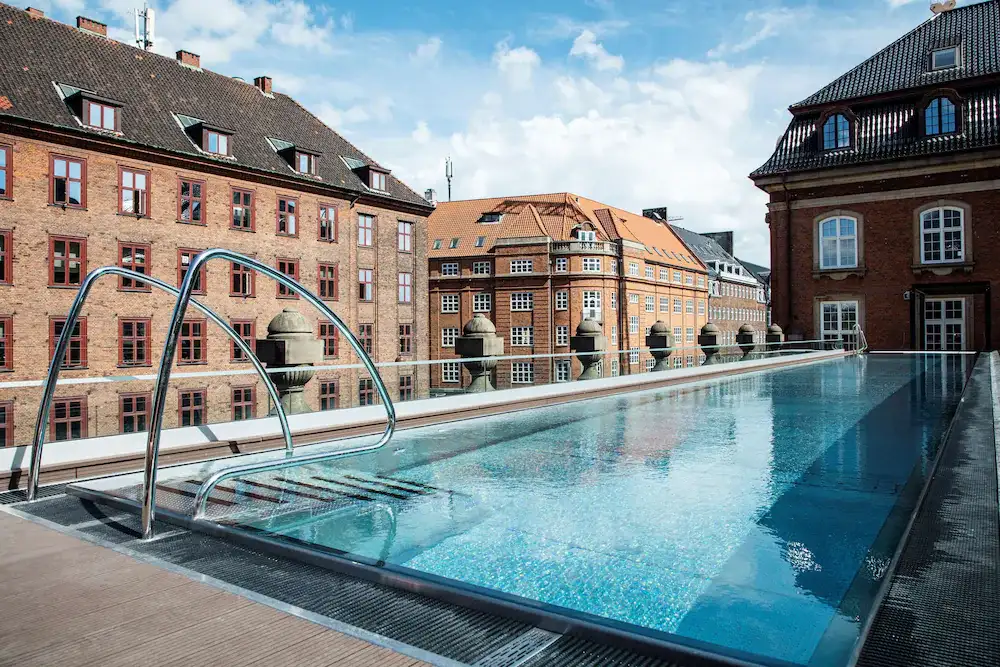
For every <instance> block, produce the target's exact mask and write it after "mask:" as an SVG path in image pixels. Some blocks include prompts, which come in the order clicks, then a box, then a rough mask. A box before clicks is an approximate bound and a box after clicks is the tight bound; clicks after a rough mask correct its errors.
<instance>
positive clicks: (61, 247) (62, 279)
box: [49, 236, 87, 287]
mask: <svg viewBox="0 0 1000 667" xmlns="http://www.w3.org/2000/svg"><path fill="white" fill-rule="evenodd" d="M49 257H50V268H51V273H50V274H49V285H52V286H59V287H69V286H73V285H79V284H80V282H81V281H82V280H83V275H84V274H85V273H86V272H87V240H86V239H74V238H69V237H65V236H50V237H49Z"/></svg>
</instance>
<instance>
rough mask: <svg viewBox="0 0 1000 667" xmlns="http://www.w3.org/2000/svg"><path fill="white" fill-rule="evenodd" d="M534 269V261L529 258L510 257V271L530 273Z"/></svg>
mask: <svg viewBox="0 0 1000 667" xmlns="http://www.w3.org/2000/svg"><path fill="white" fill-rule="evenodd" d="M532 271H534V262H532V260H530V259H512V260H511V261H510V272H511V273H531V272H532Z"/></svg>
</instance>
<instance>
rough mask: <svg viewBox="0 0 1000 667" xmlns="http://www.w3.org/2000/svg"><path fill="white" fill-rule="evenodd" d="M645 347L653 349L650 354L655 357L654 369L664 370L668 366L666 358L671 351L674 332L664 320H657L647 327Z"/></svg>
mask: <svg viewBox="0 0 1000 667" xmlns="http://www.w3.org/2000/svg"><path fill="white" fill-rule="evenodd" d="M646 347H648V348H650V349H651V350H653V351H652V352H650V354H651V355H653V358H654V359H656V365H655V366H653V370H654V371H665V370H668V369H669V368H670V364H669V363H668V359H669V357H670V353H671V352H673V347H674V334H673V333H672V332H671V331H670V327H668V326H667V324H666V323H665V322H663V321H662V320H657V321H656V323H655V324H654V325H653V326H651V327H650V328H649V335H648V336H646ZM663 348H666V349H663Z"/></svg>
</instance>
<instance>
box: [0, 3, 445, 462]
mask: <svg viewBox="0 0 1000 667" xmlns="http://www.w3.org/2000/svg"><path fill="white" fill-rule="evenodd" d="M38 14H39V12H35V13H34V14H33V15H31V14H29V13H26V12H22V11H19V10H16V9H14V8H11V7H8V6H6V5H0V60H3V62H4V63H6V64H7V65H8V67H7V73H6V75H5V78H4V79H3V81H4V83H3V89H0V103H2V104H0V444H4V445H8V446H9V445H14V444H25V443H27V442H30V440H31V436H32V431H33V426H34V418H35V411H36V410H37V406H38V400H39V397H40V393H41V390H40V389H38V388H37V387H33V386H30V385H29V386H25V385H23V384H19V383H30V382H31V381H34V380H38V379H41V378H43V377H44V375H45V372H46V370H47V368H48V364H49V359H50V355H51V349H52V346H53V343H54V340H55V338H56V336H57V335H58V332H59V331H60V330H61V322H62V320H61V318H62V317H64V316H65V313H66V312H67V310H68V309H69V306H70V303H71V302H72V300H73V298H74V296H75V295H76V293H77V289H76V287H77V285H79V283H80V281H81V279H82V277H83V276H84V275H86V273H87V272H88V271H89V270H91V269H93V268H96V267H99V266H105V265H120V266H125V267H128V268H132V269H135V270H137V271H140V272H143V273H147V274H149V275H151V276H153V277H156V278H159V279H161V280H164V281H166V282H168V283H171V284H178V283H179V282H180V280H181V278H182V276H183V275H184V273H185V271H186V270H187V269H186V267H187V263H188V262H189V261H190V259H191V258H192V257H193V256H195V255H196V254H197V253H198V252H199V251H200V250H203V249H206V248H212V247H225V248H229V249H232V250H235V251H237V252H241V253H244V254H247V255H251V256H254V257H256V258H257V259H258V260H260V261H263V262H265V263H267V264H270V265H272V266H275V267H277V268H278V269H279V270H282V271H284V272H285V273H288V274H290V275H293V276H294V277H296V278H297V279H298V280H299V281H300V282H302V284H303V285H305V286H306V287H307V288H309V289H310V290H312V291H313V292H314V293H316V294H318V295H319V296H320V297H321V298H323V299H324V300H327V301H329V302H330V305H331V307H332V308H333V310H334V311H335V312H337V313H338V314H339V315H340V316H341V317H342V318H343V319H344V320H345V321H346V322H347V324H348V325H349V326H350V327H351V329H352V330H353V331H355V332H358V334H359V336H360V338H361V339H362V342H363V343H364V344H365V345H366V346H368V347H369V348H370V350H371V352H372V353H373V356H374V357H375V358H376V360H377V361H407V360H410V359H412V360H416V359H419V358H426V356H427V340H428V338H427V335H428V330H427V255H426V253H427V250H426V248H427V240H426V224H425V221H426V216H427V215H428V213H429V212H430V211H431V210H433V209H432V207H431V206H430V205H429V204H428V203H427V202H426V201H425V200H424V199H423V198H422V197H420V196H419V195H417V194H416V193H414V192H413V191H412V190H410V189H409V188H407V187H406V186H405V185H404V184H403V183H401V182H400V181H398V180H397V179H395V178H394V177H393V176H392V175H391V174H390V173H389V171H388V170H387V169H385V168H383V167H381V166H380V165H378V164H377V163H375V162H374V161H373V160H371V159H370V158H369V157H367V156H365V155H364V154H363V153H361V152H360V151H359V150H358V149H357V148H355V147H354V146H352V145H351V144H349V143H348V142H347V141H345V140H344V139H343V138H342V137H340V136H339V135H338V134H336V133H335V132H334V131H332V130H331V129H329V128H328V127H326V126H325V125H323V124H322V123H321V122H320V121H319V120H318V119H317V118H315V117H314V116H312V115H311V114H310V113H309V112H308V111H306V110H305V109H304V108H302V107H301V106H299V105H298V104H297V103H296V102H295V101H294V100H292V99H291V98H289V97H287V96H285V95H282V94H280V93H276V92H274V91H273V90H272V88H271V80H270V79H269V78H267V77H259V78H258V79H257V80H256V81H255V82H254V83H253V84H248V83H245V82H243V81H241V80H238V79H234V78H231V77H228V76H224V75H221V74H216V73H213V72H210V71H207V70H203V69H202V68H201V67H200V63H199V60H198V57H197V56H196V55H194V54H190V53H187V52H180V53H178V57H177V60H174V59H170V58H164V57H162V56H158V55H155V54H152V53H148V52H144V51H141V50H139V49H136V48H133V47H130V46H127V45H125V44H121V43H118V42H114V41H112V40H109V39H108V38H107V37H106V36H105V34H104V32H105V30H104V27H103V26H102V25H101V24H99V23H96V22H93V21H88V20H86V19H80V20H79V21H78V25H79V28H77V29H74V28H72V27H70V26H66V25H62V24H59V23H57V22H54V21H51V20H48V19H46V18H43V17H40V16H39V15H38ZM41 45H45V48H40V46H41ZM200 282H201V290H200V292H199V295H198V296H196V297H195V298H196V299H198V300H200V301H202V302H203V303H205V304H206V305H208V306H210V307H211V308H212V309H213V310H215V311H216V312H218V313H219V314H220V315H222V316H223V317H225V318H227V319H229V320H230V321H231V323H232V324H233V325H234V327H235V328H237V329H238V330H239V331H240V333H241V334H242V335H244V337H245V338H247V339H250V340H253V339H256V338H262V337H264V336H266V334H267V330H266V328H267V324H268V322H269V321H270V319H271V318H272V317H273V316H275V315H276V314H278V313H279V312H280V311H281V310H282V309H283V308H285V307H287V306H292V307H295V308H297V309H299V310H300V311H301V312H302V313H303V314H304V315H306V316H307V317H308V318H309V319H310V320H313V321H315V322H316V325H315V326H316V332H317V335H318V336H319V337H321V338H322V339H323V340H324V341H325V343H326V345H325V346H324V347H325V352H326V355H325V359H326V361H324V363H325V364H329V365H333V364H338V363H343V364H349V363H353V362H355V361H356V359H355V357H354V355H353V353H352V352H350V350H349V347H348V346H347V344H346V343H345V342H343V341H340V340H339V337H337V336H335V335H332V328H328V327H327V326H326V325H323V324H321V323H320V321H319V314H318V313H315V312H313V310H312V308H311V307H309V306H308V305H307V304H304V302H302V301H301V300H299V299H298V297H297V296H296V295H295V294H290V293H285V292H283V290H279V289H277V286H276V285H275V284H274V283H273V282H272V281H270V280H269V279H267V278H264V277H261V278H260V279H258V278H257V277H256V276H254V275H252V274H249V273H248V272H244V271H243V270H242V268H241V267H239V266H237V265H232V264H230V263H229V262H222V261H220V262H215V263H212V264H209V265H208V266H207V268H206V270H205V273H204V275H203V276H202V277H201V278H200ZM172 303H173V301H172V299H171V298H170V297H168V296H166V295H163V294H159V293H149V289H148V286H145V287H144V286H143V285H141V284H135V283H133V282H131V281H128V280H122V279H108V280H107V282H104V283H101V284H98V285H97V286H96V287H95V288H94V290H93V293H92V295H91V296H90V298H89V299H88V302H87V305H86V307H85V309H84V311H83V313H82V315H83V317H82V319H81V321H80V327H79V330H78V334H77V336H76V337H75V338H74V340H73V342H72V345H71V350H70V352H69V355H68V359H67V362H66V363H67V364H68V367H67V368H65V369H64V371H63V373H62V377H63V378H81V377H93V376H135V375H146V374H150V373H153V372H154V371H155V367H156V364H157V363H158V356H159V351H160V349H161V348H162V345H163V339H164V330H165V328H166V325H167V319H168V317H169V315H170V308H171V307H172ZM188 312H189V314H190V320H189V321H188V322H187V323H186V324H185V326H184V330H183V332H182V335H183V339H182V344H181V347H180V348H179V350H178V369H177V372H180V373H183V372H192V371H216V370H233V371H240V370H248V369H250V367H249V364H248V363H247V362H246V360H245V359H242V360H241V359H240V358H239V357H240V355H239V352H238V350H235V349H234V346H233V345H232V343H231V341H230V340H229V339H228V337H226V335H225V334H224V333H223V332H222V331H220V330H218V329H217V328H215V327H211V326H208V325H207V323H206V321H205V319H204V317H203V316H202V315H200V314H199V313H198V312H197V311H196V310H194V309H193V308H192V309H189V311H188ZM383 377H384V378H385V380H386V382H387V385H388V386H389V389H390V391H395V390H396V388H397V387H398V388H399V395H400V396H401V397H402V398H412V397H415V396H419V395H426V393H427V391H428V388H429V377H428V374H427V371H426V370H423V371H421V370H418V369H417V368H416V367H406V366H403V367H398V368H396V367H394V368H390V369H387V370H386V372H385V373H384V374H383ZM151 389H152V383H151V382H149V381H145V380H137V381H133V382H115V383H103V384H89V383H88V384H76V385H70V386H60V388H59V390H58V391H57V400H56V404H55V407H54V411H53V416H52V419H51V421H52V429H51V434H50V437H51V438H53V439H55V438H58V439H67V438H76V437H88V436H89V437H93V436H96V435H109V434H115V433H119V432H123V431H136V430H143V429H144V427H145V423H146V419H147V411H148V405H149V398H150V392H151ZM306 397H307V400H308V402H309V403H310V405H311V406H312V407H313V408H314V409H326V408H333V407H339V406H351V405H358V404H366V403H368V402H370V401H373V400H375V394H374V391H373V388H372V386H371V381H370V378H368V377H367V375H365V374H359V371H356V370H346V371H336V372H332V371H327V372H323V371H321V372H319V373H318V374H317V376H316V378H314V379H313V380H312V381H311V382H310V383H309V385H307V387H306ZM167 406H168V411H167V415H166V420H165V421H166V424H167V425H168V426H174V425H178V424H182V425H187V424H197V423H208V422H219V421H228V420H231V419H244V418H249V417H253V416H263V415H264V414H266V412H267V410H268V397H267V392H266V391H265V390H264V389H263V387H259V382H258V380H257V377H256V376H255V375H254V374H252V370H251V373H250V374H243V375H235V376H217V377H203V378H187V379H177V380H174V381H172V383H171V394H170V395H169V396H168V398H167Z"/></svg>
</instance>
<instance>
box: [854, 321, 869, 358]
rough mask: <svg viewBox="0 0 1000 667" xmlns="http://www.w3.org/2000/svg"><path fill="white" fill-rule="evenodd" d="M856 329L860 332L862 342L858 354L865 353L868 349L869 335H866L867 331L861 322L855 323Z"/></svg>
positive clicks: (859, 340)
mask: <svg viewBox="0 0 1000 667" xmlns="http://www.w3.org/2000/svg"><path fill="white" fill-rule="evenodd" d="M854 330H855V331H857V332H858V342H859V343H860V346H859V347H858V349H857V350H856V352H857V354H864V353H865V352H867V351H868V337H867V336H865V331H864V329H862V328H861V325H860V324H855V325H854Z"/></svg>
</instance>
